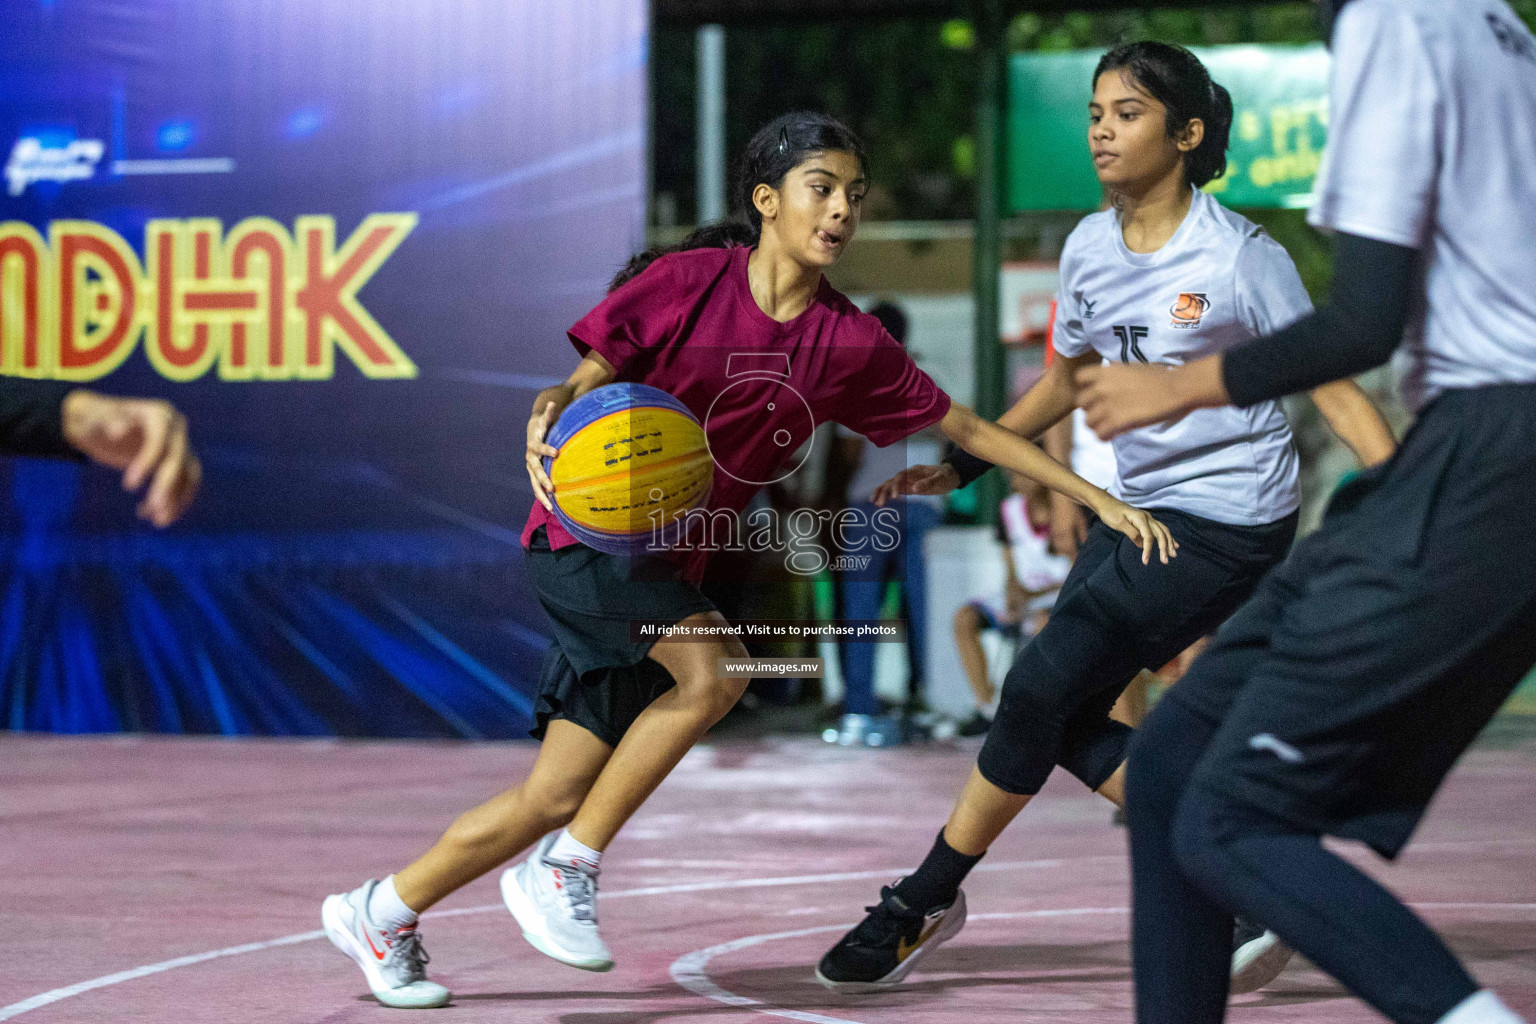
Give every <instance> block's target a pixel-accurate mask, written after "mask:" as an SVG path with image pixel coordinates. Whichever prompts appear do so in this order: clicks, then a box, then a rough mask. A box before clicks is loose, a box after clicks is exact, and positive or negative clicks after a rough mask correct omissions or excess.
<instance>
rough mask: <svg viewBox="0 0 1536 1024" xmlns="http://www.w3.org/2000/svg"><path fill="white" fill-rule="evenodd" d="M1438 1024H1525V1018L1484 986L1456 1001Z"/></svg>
mask: <svg viewBox="0 0 1536 1024" xmlns="http://www.w3.org/2000/svg"><path fill="white" fill-rule="evenodd" d="M1439 1024H1525V1020H1524V1019H1523V1018H1522V1017H1520V1015H1519V1014H1517V1013H1515V1011H1513V1010H1511V1009H1510V1008H1509V1007H1507V1006H1505V1005H1504V1003H1503V1001H1502V1000H1500V999H1499V997H1498V996H1496V995H1494V994H1493V992H1492V991H1491V990H1490V989H1486V988H1485V989H1483V990H1482V991H1480V992H1474V993H1472V994H1471V995H1470V996H1467V998H1465V999H1463V1000H1462V1001H1461V1002H1459V1003H1457V1004H1456V1008H1455V1009H1453V1010H1452V1011H1451V1012H1450V1013H1448V1014H1446V1015H1445V1016H1444V1017H1441V1018H1440V1022H1439Z"/></svg>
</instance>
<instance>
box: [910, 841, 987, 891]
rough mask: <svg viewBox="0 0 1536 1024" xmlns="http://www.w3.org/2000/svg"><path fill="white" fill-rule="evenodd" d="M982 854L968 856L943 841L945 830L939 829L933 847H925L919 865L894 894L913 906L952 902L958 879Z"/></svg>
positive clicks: (963, 879)
mask: <svg viewBox="0 0 1536 1024" xmlns="http://www.w3.org/2000/svg"><path fill="white" fill-rule="evenodd" d="M983 856H985V854H983V853H978V854H977V855H976V856H974V857H967V856H966V855H965V854H963V853H960V852H959V851H957V850H956V849H955V848H954V847H952V846H950V845H949V844H948V843H947V842H945V841H944V830H943V829H940V830H939V837H938V838H937V839H935V840H934V841H933V849H931V850H929V851H928V856H927V857H925V858H923V863H922V864H920V865H919V866H918V869H917V870H916V871H914V872H912V873H911V874H910V875H908V876H907V877H906V878H903V879H902V880H901V882H900V883H899V884H898V885H897V886H896V895H897V897H899V898H900V899H901V902H903V903H905V904H906V905H907V906H909V907H911V908H912V909H913V910H922V911H928V910H932V909H933V908H934V907H938V906H943V905H944V904H946V903H952V902H954V899H955V893H956V892H958V891H959V889H960V883H961V882H963V881H965V876H966V875H968V874H970V872H971V868H973V867H975V866H976V862H977V861H979V860H981V858H982V857H983Z"/></svg>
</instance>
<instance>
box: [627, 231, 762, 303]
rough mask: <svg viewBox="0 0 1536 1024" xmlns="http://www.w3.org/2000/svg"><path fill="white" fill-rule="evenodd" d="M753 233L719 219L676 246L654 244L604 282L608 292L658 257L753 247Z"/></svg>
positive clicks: (638, 274)
mask: <svg viewBox="0 0 1536 1024" xmlns="http://www.w3.org/2000/svg"><path fill="white" fill-rule="evenodd" d="M756 244H757V232H756V231H754V230H753V229H752V227H751V225H749V224H744V223H742V222H741V221H739V220H721V221H716V222H715V223H713V224H705V225H703V226H701V227H697V228H695V229H694V230H693V231H692V232H690V233H689V235H688V237H687V238H684V239H683V240H682V241H681V242H678V243H677V244H676V245H657V246H652V247H651V248H649V249H647V250H645V251H644V252H638V253H636V254H635V255H633V256H631V257H630V258H629V262H628V263H626V264H624V269H622V270H620V271H619V272H618V273H617V274H615V275H613V280H612V281H610V282H609V283H608V290H609V291H610V292H611V291H613V290H614V289H616V288H618V287H619V286H621V285H624V284H628V283H629V282H630V281H632V280H634V279H635V278H637V277H639V276H640V272H641V271H642V270H644V269H645V268H646V267H648V266H650V265H651V264H652V263H655V262H656V261H657V260H658V259H660V258H661V257H663V256H665V255H667V254H668V253H673V252H683V251H684V250H687V249H730V248H733V247H735V246H738V245H756Z"/></svg>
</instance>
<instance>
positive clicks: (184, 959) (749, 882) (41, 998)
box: [0, 856, 1122, 1021]
mask: <svg viewBox="0 0 1536 1024" xmlns="http://www.w3.org/2000/svg"><path fill="white" fill-rule="evenodd" d="M1119 859H1122V858H1119V857H1110V856H1097V857H1082V858H1079V859H1078V860H1077V861H1074V863H1081V862H1083V861H1088V860H1119ZM1063 863H1065V862H1064V861H1061V860H1021V861H1011V862H1008V861H1005V862H1003V863H1001V864H991V865H981V866H978V867H977V869H976V870H978V871H989V870H990V871H1016V870H1019V869H1021V868H1053V867H1059V866H1060V865H1062V864H1063ZM910 870H911V869H910V868H884V869H881V870H879V871H846V872H840V873H838V874H829V875H788V876H782V877H778V878H734V879H730V880H728V881H724V882H683V883H679V884H677V885H650V886H644V887H642V888H638V889H620V890H619V891H617V892H604V893H598V899H609V900H614V899H622V898H624V897H626V896H661V895H666V894H668V893H680V892H711V891H715V890H720V889H754V888H762V887H766V886H781V885H816V884H819V883H822V882H848V881H857V880H860V879H866V878H894V877H896V876H897V875H900V874H902V873H903V872H906V871H910ZM502 909H503V907H502V905H501V904H500V903H488V904H486V905H485V906H481V907H461V908H459V909H457V910H431V911H428V912H427V913H425V914H423V915H422V916H423V917H424V918H425V917H463V916H464V915H466V914H487V913H490V912H492V911H496V910H502ZM324 937H325V933H324V932H323V931H313V932H299V933H298V934H297V935H284V936H283V937H282V938H279V939H268V940H266V941H265V942H248V943H246V944H245V945H242V946H228V947H226V948H224V949H215V950H212V951H210V952H207V953H193V954H192V955H190V956H179V957H176V958H175V959H173V960H162V961H160V962H159V963H155V964H146V965H145V966H143V967H134V968H132V969H130V970H126V971H118V972H117V973H116V974H106V975H103V976H101V977H100V978H92V979H91V980H90V981H81V982H76V983H75V984H73V985H66V986H64V987H63V988H55V989H50V990H48V991H47V992H40V993H38V994H37V995H35V996H31V997H30V998H27V999H23V1000H22V1001H21V1002H19V1003H12V1004H10V1005H9V1006H0V1021H6V1020H11V1019H12V1018H14V1017H19V1016H21V1015H22V1014H24V1013H26V1012H27V1011H29V1010H36V1009H39V1008H40V1007H44V1006H48V1005H49V1004H51V1003H57V1002H59V1001H60V1000H62V999H69V998H70V997H72V996H78V995H80V994H82V993H84V992H90V991H93V990H95V989H98V988H106V987H108V986H109V985H120V984H122V983H123V982H125V981H133V980H134V979H135V978H145V977H148V976H149V975H151V974H160V973H161V972H163V971H171V970H175V969H176V968H178V967H190V966H192V965H193V964H200V963H205V962H206V961H209V960H218V959H220V958H222V957H227V956H239V955H240V954H242V953H258V952H260V951H261V950H264V949H274V948H276V947H278V946H291V945H293V944H294V943H298V942H312V941H314V940H315V939H321V938H324Z"/></svg>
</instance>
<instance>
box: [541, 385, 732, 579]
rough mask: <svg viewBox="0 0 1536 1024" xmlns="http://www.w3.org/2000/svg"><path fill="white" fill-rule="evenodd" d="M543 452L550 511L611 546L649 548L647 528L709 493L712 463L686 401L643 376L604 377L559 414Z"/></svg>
mask: <svg viewBox="0 0 1536 1024" xmlns="http://www.w3.org/2000/svg"><path fill="white" fill-rule="evenodd" d="M546 441H547V442H548V443H549V445H550V446H551V447H552V448H555V449H557V451H558V454H557V455H555V456H553V457H549V456H546V457H545V459H544V471H545V472H546V473H548V474H549V478H550V479H551V480H552V481H554V484H555V493H554V494H553V495H552V497H553V500H554V505H555V515H556V516H558V517H559V519H560V523H561V525H562V526H564V527H565V528H566V529H567V530H569V531H570V533H571V536H573V537H575V538H576V539H577V540H579V541H581V542H582V543H583V544H586V545H587V546H588V547H592V548H596V549H597V550H599V551H606V552H608V553H609V554H617V555H633V554H640V553H642V552H644V551H646V550H647V549H648V548H649V547H650V545H651V535H652V533H653V532H655V531H657V530H658V528H659V527H663V526H666V525H669V524H670V523H672V522H673V521H674V520H675V519H677V518H678V517H679V516H681V515H682V514H683V513H685V512H687V511H688V510H689V509H692V508H697V507H699V506H700V505H702V504H703V503H704V502H705V501H706V500H707V499H708V498H709V491H710V486H711V485H712V483H713V482H714V473H715V463H714V460H713V459H712V458H711V457H710V454H709V445H708V443H707V442H706V441H705V438H704V428H703V427H702V426H700V425H699V421H698V419H696V418H695V417H694V415H693V413H691V412H689V411H688V407H687V406H685V405H683V403H681V402H679V401H678V400H677V399H675V398H673V397H672V396H671V395H669V394H667V393H666V392H665V391H662V390H660V389H659V388H654V387H651V386H650V385H648V384H609V385H607V386H606V387H601V388H597V389H596V390H593V391H589V392H588V393H587V394H585V395H582V396H581V397H580V398H578V399H576V401H574V402H572V403H571V404H570V405H569V406H568V407H567V408H566V410H565V412H564V413H562V414H561V416H560V419H559V421H558V422H557V423H556V424H555V425H554V427H553V428H552V429H551V430H550V432H549V436H548V437H547V438H546Z"/></svg>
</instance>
